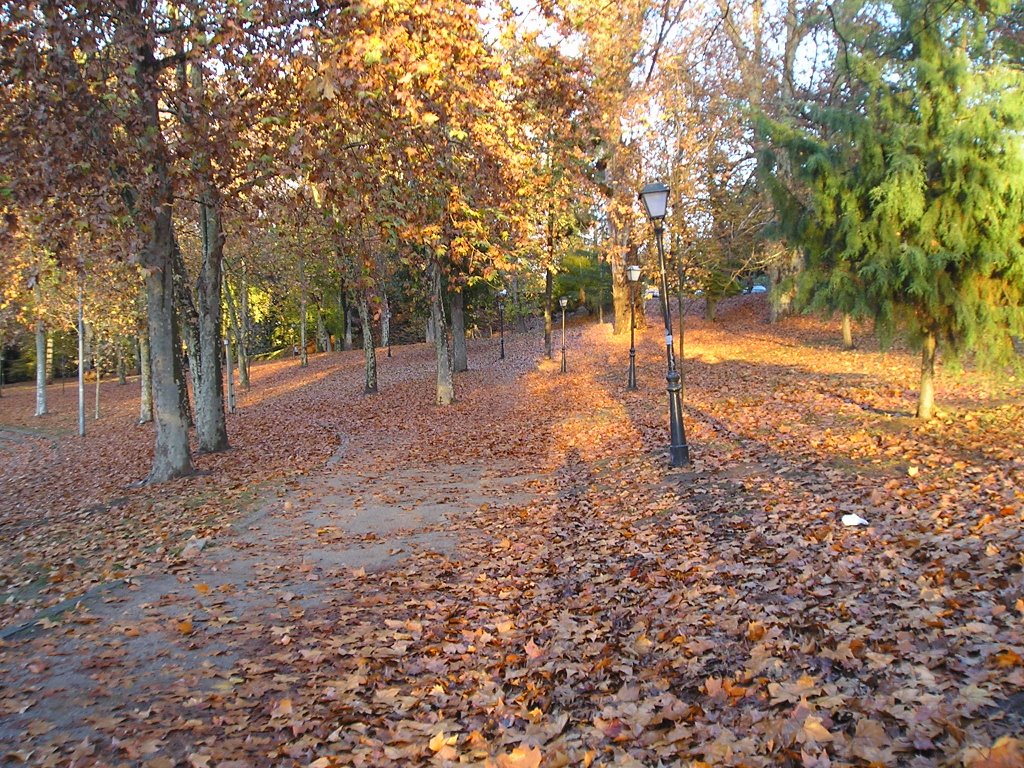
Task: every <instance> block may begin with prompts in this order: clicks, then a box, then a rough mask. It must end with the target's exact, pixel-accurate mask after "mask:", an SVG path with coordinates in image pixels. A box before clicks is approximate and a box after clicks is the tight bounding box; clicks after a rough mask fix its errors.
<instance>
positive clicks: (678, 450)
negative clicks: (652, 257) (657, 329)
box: [640, 181, 690, 467]
mask: <svg viewBox="0 0 1024 768" xmlns="http://www.w3.org/2000/svg"><path fill="white" fill-rule="evenodd" d="M668 193H669V189H668V187H667V186H666V185H665V184H662V183H661V182H657V181H656V182H654V183H652V184H648V185H647V186H645V187H644V188H643V189H641V190H640V200H641V202H643V204H644V208H645V209H646V211H647V217H648V218H649V219H650V220H651V224H653V225H654V236H655V239H656V240H657V241H658V268H659V270H660V271H661V314H662V317H663V318H664V320H665V356H666V357H667V358H668V375H667V376H666V379H667V380H668V420H669V433H670V435H671V440H672V442H671V445H670V448H669V455H670V457H671V463H672V466H673V467H681V466H683V465H685V464H689V463H690V449H689V447H688V446H687V445H686V432H685V431H684V429H683V396H682V393H683V385H682V378H681V377H680V375H679V371H678V370H677V369H676V353H675V347H674V345H673V339H672V314H671V309H669V305H668V278H667V276H666V274H665V247H664V244H663V243H662V236H663V234H664V228H665V213H666V211H667V209H668Z"/></svg>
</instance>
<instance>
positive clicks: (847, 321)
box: [843, 312, 853, 349]
mask: <svg viewBox="0 0 1024 768" xmlns="http://www.w3.org/2000/svg"><path fill="white" fill-rule="evenodd" d="M843 349H853V322H852V320H851V318H850V313H849V312H843Z"/></svg>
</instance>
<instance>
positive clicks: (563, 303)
mask: <svg viewBox="0 0 1024 768" xmlns="http://www.w3.org/2000/svg"><path fill="white" fill-rule="evenodd" d="M568 303H569V298H568V297H567V296H562V297H561V298H560V299H559V300H558V304H559V306H561V308H562V373H565V307H566V305H568Z"/></svg>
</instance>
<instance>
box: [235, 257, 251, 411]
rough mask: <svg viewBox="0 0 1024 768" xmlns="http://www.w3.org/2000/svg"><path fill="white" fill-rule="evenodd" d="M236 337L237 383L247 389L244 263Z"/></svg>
mask: <svg viewBox="0 0 1024 768" xmlns="http://www.w3.org/2000/svg"><path fill="white" fill-rule="evenodd" d="M238 281H239V282H238V335H237V336H235V342H236V344H237V352H238V383H239V384H240V385H241V386H242V388H243V389H245V390H246V391H248V389H249V338H250V337H249V330H250V329H249V281H248V279H247V277H246V274H245V262H244V261H243V262H242V264H241V267H240V269H239V270H238Z"/></svg>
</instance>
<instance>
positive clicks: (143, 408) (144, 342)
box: [139, 328, 153, 424]
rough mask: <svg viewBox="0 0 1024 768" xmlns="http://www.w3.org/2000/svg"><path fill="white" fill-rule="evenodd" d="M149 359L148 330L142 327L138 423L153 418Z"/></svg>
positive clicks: (145, 422) (140, 336)
mask: <svg viewBox="0 0 1024 768" xmlns="http://www.w3.org/2000/svg"><path fill="white" fill-rule="evenodd" d="M152 370H153V369H152V366H151V364H150V359H149V331H147V330H146V329H145V328H143V329H142V330H141V331H140V332H139V381H140V383H141V385H142V390H141V392H140V394H139V424H148V423H149V422H151V421H152V420H153V378H152V375H151V371H152Z"/></svg>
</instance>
